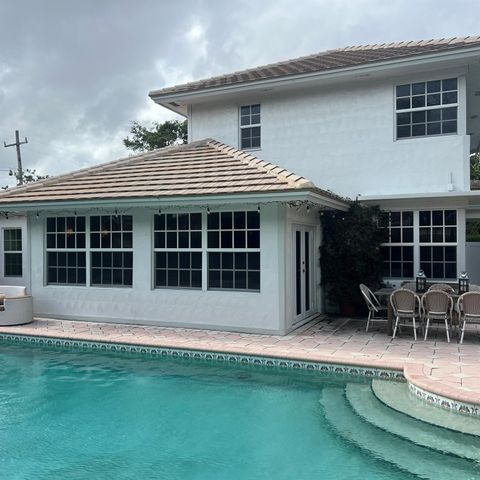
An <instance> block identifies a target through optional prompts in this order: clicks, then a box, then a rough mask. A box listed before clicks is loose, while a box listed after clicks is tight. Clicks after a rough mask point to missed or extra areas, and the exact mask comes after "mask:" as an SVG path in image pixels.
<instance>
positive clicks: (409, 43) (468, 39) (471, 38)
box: [329, 35, 480, 52]
mask: <svg viewBox="0 0 480 480" xmlns="http://www.w3.org/2000/svg"><path fill="white" fill-rule="evenodd" d="M478 41H480V35H468V36H465V37H449V38H432V39H430V40H403V41H401V42H391V43H372V44H366V45H350V46H347V47H343V48H336V49H334V50H329V51H330V52H348V51H352V50H379V49H385V48H401V47H417V46H423V45H444V44H455V43H473V42H478Z"/></svg>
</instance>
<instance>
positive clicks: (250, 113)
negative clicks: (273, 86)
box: [240, 103, 262, 150]
mask: <svg viewBox="0 0 480 480" xmlns="http://www.w3.org/2000/svg"><path fill="white" fill-rule="evenodd" d="M260 123H261V120H260V104H259V103H257V104H255V105H244V106H242V107H240V148H241V149H242V150H248V149H251V148H260V147H261V128H262V127H261V125H260Z"/></svg>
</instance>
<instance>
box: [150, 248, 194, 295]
mask: <svg viewBox="0 0 480 480" xmlns="http://www.w3.org/2000/svg"><path fill="white" fill-rule="evenodd" d="M155 287H156V288H161V287H173V288H202V252H155Z"/></svg>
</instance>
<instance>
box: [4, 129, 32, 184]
mask: <svg viewBox="0 0 480 480" xmlns="http://www.w3.org/2000/svg"><path fill="white" fill-rule="evenodd" d="M25 143H28V140H27V137H25V141H23V142H21V141H20V134H19V133H18V130H15V143H9V144H8V145H7V144H6V142H3V145H4V146H5V148H7V147H13V146H15V147H17V163H18V175H17V177H18V178H17V183H18V185H23V168H22V155H21V153H20V145H23V144H25Z"/></svg>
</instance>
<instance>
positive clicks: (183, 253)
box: [153, 213, 202, 288]
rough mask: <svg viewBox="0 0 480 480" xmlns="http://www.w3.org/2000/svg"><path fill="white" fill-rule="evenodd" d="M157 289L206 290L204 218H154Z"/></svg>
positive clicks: (172, 215) (185, 215) (191, 215)
mask: <svg viewBox="0 0 480 480" xmlns="http://www.w3.org/2000/svg"><path fill="white" fill-rule="evenodd" d="M153 235H154V259H155V265H154V269H155V275H154V286H155V288H202V214H201V213H166V214H164V213H161V214H156V215H155V218H154V233H153Z"/></svg>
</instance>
